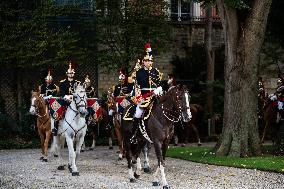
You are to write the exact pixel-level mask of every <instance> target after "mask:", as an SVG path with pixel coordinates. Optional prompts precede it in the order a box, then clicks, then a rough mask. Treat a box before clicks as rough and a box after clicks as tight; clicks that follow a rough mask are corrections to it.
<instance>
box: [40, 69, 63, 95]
mask: <svg viewBox="0 0 284 189" xmlns="http://www.w3.org/2000/svg"><path fill="white" fill-rule="evenodd" d="M58 90H59V88H58V86H57V85H55V84H54V83H53V79H52V76H51V74H50V70H49V71H48V75H47V76H46V77H45V83H43V84H42V85H40V86H39V93H40V96H42V97H44V98H47V97H50V96H56V95H57V92H58Z"/></svg>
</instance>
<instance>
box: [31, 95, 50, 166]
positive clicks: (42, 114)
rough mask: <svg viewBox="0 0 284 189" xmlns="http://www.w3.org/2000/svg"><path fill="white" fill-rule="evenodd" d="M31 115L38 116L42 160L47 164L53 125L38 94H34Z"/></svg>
mask: <svg viewBox="0 0 284 189" xmlns="http://www.w3.org/2000/svg"><path fill="white" fill-rule="evenodd" d="M30 113H31V114H33V115H36V116H37V128H38V134H39V136H40V143H41V154H42V156H41V158H40V159H41V160H43V161H45V162H47V155H48V143H49V140H50V138H51V128H50V127H51V123H50V115H49V112H48V107H47V105H46V103H45V101H44V99H43V98H42V97H39V93H38V92H32V98H31V107H30Z"/></svg>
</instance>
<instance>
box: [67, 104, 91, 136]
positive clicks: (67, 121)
mask: <svg viewBox="0 0 284 189" xmlns="http://www.w3.org/2000/svg"><path fill="white" fill-rule="evenodd" d="M70 108H71V107H70ZM71 110H73V109H72V108H71ZM73 111H74V110H73ZM78 115H79V113H78V111H77V112H76V115H75V117H74V118H73V120H72V121H74V119H75V118H76V117H77V116H78ZM64 120H65V121H66V123H67V124H68V125H69V127H71V129H72V130H73V131H74V133H75V137H76V135H77V133H78V132H79V131H81V130H82V129H83V128H85V127H86V124H85V125H84V126H83V127H81V128H80V129H78V130H77V131H76V130H75V129H74V128H73V127H72V125H71V124H70V123H69V122H68V121H67V119H66V117H65V118H64ZM66 130H67V129H66ZM66 130H65V131H66ZM65 131H64V132H65ZM64 132H62V133H64Z"/></svg>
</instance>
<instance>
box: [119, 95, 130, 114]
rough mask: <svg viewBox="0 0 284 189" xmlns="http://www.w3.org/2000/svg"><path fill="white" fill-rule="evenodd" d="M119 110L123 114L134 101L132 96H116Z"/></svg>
mask: <svg viewBox="0 0 284 189" xmlns="http://www.w3.org/2000/svg"><path fill="white" fill-rule="evenodd" d="M116 102H117V112H118V113H119V114H122V113H123V112H124V110H125V108H126V107H127V106H129V105H130V104H132V103H133V101H132V99H131V97H126V96H119V97H116Z"/></svg>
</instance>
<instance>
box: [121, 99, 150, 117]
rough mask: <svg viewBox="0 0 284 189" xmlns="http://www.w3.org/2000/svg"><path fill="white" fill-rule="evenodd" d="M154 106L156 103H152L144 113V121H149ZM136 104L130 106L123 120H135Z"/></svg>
mask: <svg viewBox="0 0 284 189" xmlns="http://www.w3.org/2000/svg"><path fill="white" fill-rule="evenodd" d="M153 104H154V102H151V103H150V104H149V105H148V106H147V108H146V110H145V111H144V113H143V115H142V119H143V120H144V121H145V120H147V119H148V118H149V117H150V115H151V112H152V108H153ZM136 106H137V105H136V104H131V105H130V106H128V107H126V110H125V114H124V116H123V120H126V121H132V120H133V117H134V114H135V110H136Z"/></svg>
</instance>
